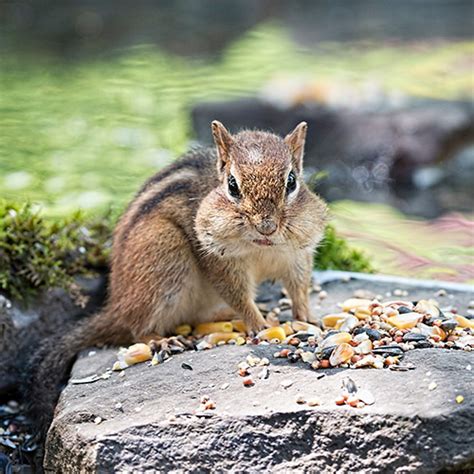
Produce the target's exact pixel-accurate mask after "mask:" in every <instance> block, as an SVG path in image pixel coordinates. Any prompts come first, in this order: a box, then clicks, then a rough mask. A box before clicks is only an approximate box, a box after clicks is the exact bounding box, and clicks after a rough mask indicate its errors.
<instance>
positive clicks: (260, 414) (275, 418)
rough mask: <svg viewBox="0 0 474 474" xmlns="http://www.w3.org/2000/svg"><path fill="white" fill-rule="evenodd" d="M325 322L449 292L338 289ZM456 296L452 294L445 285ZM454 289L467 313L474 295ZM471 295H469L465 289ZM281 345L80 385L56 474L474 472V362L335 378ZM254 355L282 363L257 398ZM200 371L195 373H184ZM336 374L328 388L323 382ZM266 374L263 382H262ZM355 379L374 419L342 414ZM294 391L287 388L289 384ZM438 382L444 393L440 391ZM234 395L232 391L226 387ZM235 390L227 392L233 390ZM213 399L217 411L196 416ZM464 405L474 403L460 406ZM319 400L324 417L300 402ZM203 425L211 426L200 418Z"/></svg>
mask: <svg viewBox="0 0 474 474" xmlns="http://www.w3.org/2000/svg"><path fill="white" fill-rule="evenodd" d="M324 287H325V289H326V290H327V291H328V293H329V295H328V297H327V298H326V299H325V300H324V301H323V302H322V303H320V305H321V309H319V310H318V311H317V314H318V315H320V314H322V313H324V312H326V311H327V310H328V309H330V308H333V307H334V306H335V303H336V302H337V301H340V300H341V299H342V298H344V297H347V296H350V295H351V294H352V293H353V291H354V290H355V289H360V288H365V289H368V288H370V289H371V291H373V292H374V293H382V294H384V293H385V292H386V291H388V289H391V290H393V289H394V288H401V289H408V290H409V292H410V294H409V297H408V298H409V299H418V298H420V297H421V296H424V297H433V293H434V292H435V290H436V289H438V288H439V286H438V287H430V286H429V285H427V284H424V285H421V284H420V286H419V287H416V286H413V285H410V284H408V283H407V282H406V281H405V282H403V281H397V284H396V286H394V284H390V283H382V282H380V281H379V282H377V281H373V282H363V281H357V280H356V281H350V282H348V283H341V281H340V280H339V281H329V282H327V283H326V284H325V285H324ZM445 288H446V286H445ZM453 288H455V286H452V287H450V288H446V289H447V290H448V292H449V293H450V294H453V295H454V298H453V299H450V300H449V301H450V303H451V304H452V303H453V302H456V304H457V305H458V307H459V309H460V311H461V312H462V311H465V308H466V307H467V304H468V302H469V300H470V299H472V295H470V294H469V293H468V292H459V291H455V290H454V289H453ZM460 288H461V287H460ZM275 350H276V347H275V346H240V347H237V346H224V347H219V348H216V349H213V350H210V351H203V352H186V353H184V354H179V355H176V356H173V357H172V358H171V359H170V360H169V361H167V362H165V363H163V364H161V365H158V366H154V367H152V366H149V365H147V364H139V365H137V366H134V367H131V368H129V369H127V370H126V371H125V372H124V376H119V375H118V373H113V374H112V376H111V377H110V378H109V379H107V380H99V381H97V382H94V383H91V384H81V385H73V384H69V385H68V386H67V387H66V388H65V390H64V392H63V394H62V396H61V399H60V402H59V405H58V407H57V410H56V417H55V419H54V421H53V424H52V426H51V429H50V431H49V434H48V441H47V447H46V459H45V467H46V469H47V470H49V471H51V472H78V471H80V470H81V471H84V472H132V471H133V472H190V471H192V472H211V471H212V472H223V471H232V472H289V471H291V472H303V471H304V472H307V471H313V472H328V473H335V472H399V473H401V472H420V473H421V472H437V471H439V470H442V469H447V470H451V469H461V468H465V469H468V468H474V428H473V426H474V399H473V397H472V392H473V388H474V386H473V379H472V372H471V371H469V370H468V369H467V367H468V366H469V365H471V366H473V365H474V355H473V353H472V352H465V351H459V350H458V351H454V350H452V351H448V350H440V349H424V350H413V351H409V352H407V353H406V355H405V359H404V362H403V363H404V364H407V363H411V364H414V365H415V367H416V369H415V370H412V371H409V372H394V371H389V370H376V369H368V370H364V369H358V370H349V369H347V370H343V369H330V370H326V371H313V370H311V369H309V366H308V365H305V364H303V363H301V362H298V363H295V364H291V365H290V364H289V363H288V362H287V361H285V360H282V359H274V358H273V357H272V354H273V352H275ZM248 354H254V355H257V356H266V357H268V358H269V359H270V366H269V377H268V378H267V379H263V380H261V379H259V378H258V377H257V376H255V381H256V383H255V385H254V386H253V387H251V388H246V387H244V386H243V384H242V378H241V377H239V376H238V374H237V371H236V369H237V365H238V363H239V362H240V361H242V360H244V359H245V357H246V356H247V355H248ZM115 358H116V350H115V349H108V350H100V351H96V353H95V354H92V355H90V354H88V351H86V352H85V353H84V354H83V355H82V356H81V357H80V358H79V359H78V361H77V362H76V364H75V366H74V368H73V373H72V377H73V378H74V379H80V378H83V377H86V376H90V375H93V374H96V373H97V374H101V373H103V372H105V371H106V369H107V368H110V367H111V366H112V364H113V362H114V360H115ZM183 362H184V363H188V364H190V365H191V366H192V367H193V370H192V371H191V370H184V369H183V368H182V364H183ZM324 373H325V374H326V376H325V377H323V378H320V376H321V374H324ZM255 375H256V374H255ZM347 376H350V377H351V378H352V379H353V381H354V382H355V383H356V385H357V387H358V388H360V389H366V390H369V391H370V392H372V394H373V395H374V396H375V403H374V404H373V405H371V406H366V407H365V408H362V409H356V408H349V407H338V406H336V405H335V403H334V399H335V398H336V397H337V396H338V395H339V394H340V393H341V384H342V380H343V379H344V378H345V377H347ZM288 381H292V382H293V383H292V384H290V385H289V386H288V387H287V388H284V386H287V385H288V383H287V384H283V385H282V382H288ZM431 382H436V383H437V388H436V389H435V390H429V389H428V386H429V385H430V383H431ZM225 384H228V386H227V387H226V386H225ZM224 387H225V388H224ZM202 395H208V396H209V397H210V398H211V399H212V400H214V401H215V402H216V409H215V410H208V411H206V412H204V413H202V412H196V410H197V409H198V407H199V405H200V397H201V396H202ZM457 395H463V396H464V397H465V399H464V402H463V403H461V404H458V403H456V401H455V397H456V396H457ZM299 396H303V397H304V398H306V399H310V398H313V397H318V398H319V399H320V400H321V406H319V407H309V406H308V405H300V404H297V403H296V399H297V398H298V397H299ZM197 415H199V416H197Z"/></svg>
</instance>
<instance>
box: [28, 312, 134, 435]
mask: <svg viewBox="0 0 474 474" xmlns="http://www.w3.org/2000/svg"><path fill="white" fill-rule="evenodd" d="M107 316H108V314H107V313H99V314H96V315H94V316H91V317H90V318H88V319H87V320H85V321H81V322H79V323H76V324H75V326H74V327H73V328H72V329H71V330H70V331H67V332H66V334H63V335H61V336H51V337H49V338H48V339H46V340H45V341H44V342H43V343H42V344H41V345H40V347H39V349H38V350H37V351H36V352H35V354H34V355H33V357H32V358H31V360H30V362H29V364H28V367H26V370H25V379H24V390H23V393H24V395H25V401H26V404H27V406H28V407H29V410H28V411H29V414H30V416H31V419H32V421H33V422H34V423H35V425H36V426H35V428H36V439H37V440H38V441H39V442H40V443H42V442H43V441H44V440H45V437H46V433H47V430H48V427H49V425H50V423H51V420H52V418H53V414H54V407H55V405H56V402H57V400H58V398H59V394H60V392H61V389H62V387H63V385H64V384H65V383H66V382H67V379H68V375H69V372H70V370H71V367H72V364H73V363H74V361H75V359H76V357H77V355H78V353H79V352H80V351H81V350H83V349H86V348H87V347H91V346H95V345H104V344H111V345H121V344H128V343H129V342H130V339H131V335H130V333H129V332H128V331H123V330H120V329H119V328H116V327H114V325H113V323H111V318H110V317H107Z"/></svg>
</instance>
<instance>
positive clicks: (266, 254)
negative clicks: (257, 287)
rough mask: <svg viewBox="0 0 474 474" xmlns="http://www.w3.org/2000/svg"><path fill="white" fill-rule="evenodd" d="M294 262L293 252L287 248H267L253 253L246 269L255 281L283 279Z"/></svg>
mask: <svg viewBox="0 0 474 474" xmlns="http://www.w3.org/2000/svg"><path fill="white" fill-rule="evenodd" d="M294 262H295V250H294V249H289V248H284V249H282V248H278V247H275V248H269V249H262V250H261V251H258V252H255V253H254V254H253V255H252V257H251V258H249V259H248V268H249V270H250V273H251V275H252V277H253V279H254V281H255V283H257V284H258V283H261V282H262V281H264V280H271V279H281V278H283V277H284V276H285V275H286V274H287V273H288V271H289V270H290V268H291V267H292V266H293V265H294Z"/></svg>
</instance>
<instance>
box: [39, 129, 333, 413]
mask: <svg viewBox="0 0 474 474" xmlns="http://www.w3.org/2000/svg"><path fill="white" fill-rule="evenodd" d="M212 129H213V134H214V138H215V142H216V145H217V155H216V153H215V151H212V150H205V149H202V150H196V151H193V152H191V153H189V154H187V155H186V156H185V157H183V158H182V159H181V160H180V161H178V162H176V163H174V164H173V165H171V167H168V168H166V169H165V170H163V171H161V172H160V173H158V174H157V175H155V176H154V177H153V178H151V179H150V180H149V181H148V182H147V183H146V184H145V185H144V186H143V188H142V189H141V191H140V192H139V193H138V194H137V196H136V197H135V199H134V200H133V201H132V203H131V204H130V206H129V207H128V209H127V211H126V212H125V213H124V215H123V216H122V218H121V219H120V222H119V223H118V225H117V227H116V229H115V233H114V246H113V252H112V262H111V274H110V293H109V299H108V303H107V305H106V307H105V309H104V310H103V311H102V313H101V314H99V315H97V316H95V317H93V318H92V319H91V320H90V321H89V322H86V323H84V324H83V325H81V326H80V327H78V328H75V329H74V330H73V332H71V333H70V334H69V335H67V336H66V337H65V338H64V339H62V340H61V342H60V343H59V348H57V349H55V350H53V351H52V350H51V349H50V350H49V352H48V353H47V354H46V355H45V356H44V360H43V361H42V362H41V363H40V365H39V368H38V370H37V371H36V373H35V375H34V380H33V384H32V385H33V387H35V386H36V390H35V389H34V390H33V393H32V395H31V396H32V397H34V399H35V400H37V401H38V402H39V405H38V406H39V407H40V410H41V412H42V413H43V414H45V413H47V414H48V415H47V419H48V420H49V417H50V413H51V409H50V407H48V405H51V404H54V403H55V400H56V396H57V391H56V390H55V387H56V385H57V382H58V380H59V379H61V378H63V377H65V376H66V375H67V371H68V369H69V365H70V364H71V361H72V359H73V357H74V356H75V354H76V353H77V352H78V351H79V350H80V349H82V348H85V347H88V346H91V345H101V344H128V343H132V342H136V341H138V340H143V339H146V338H147V337H148V336H149V335H161V336H167V335H169V334H171V333H172V332H173V330H174V328H175V327H176V326H178V325H179V324H182V323H189V324H195V323H198V322H203V321H206V320H213V319H217V318H222V317H223V315H224V316H227V317H229V318H230V317H232V316H233V315H235V314H237V315H239V316H240V317H242V318H243V319H244V320H245V322H246V323H247V326H248V328H249V329H250V330H251V331H258V330H260V329H262V328H263V327H264V324H265V321H264V319H263V317H262V315H261V313H260V311H259V310H258V308H257V306H256V305H255V303H254V297H255V290H256V287H257V285H258V284H259V283H260V282H261V281H263V280H265V279H280V280H282V281H283V283H284V285H285V287H286V288H287V290H288V292H289V296H290V298H291V299H292V300H293V315H294V318H296V319H299V320H302V321H306V320H308V319H310V311H309V304H308V295H307V288H308V284H309V282H310V278H311V268H312V255H313V251H314V248H315V246H316V244H317V243H318V242H319V240H320V238H321V236H322V233H323V229H324V225H325V219H326V205H325V204H324V203H323V201H321V200H320V199H319V198H318V197H317V196H315V195H314V194H312V193H311V192H310V191H309V190H308V188H307V187H306V186H305V184H304V182H303V178H302V175H301V173H302V157H303V148H304V140H305V135H306V124H304V123H303V124H300V125H299V126H298V127H297V128H296V129H295V130H294V131H293V132H292V133H291V134H290V135H288V136H287V137H286V138H285V139H284V140H283V139H281V138H280V137H277V136H275V135H273V134H270V133H265V132H257V131H244V132H241V133H239V134H237V135H235V136H232V135H230V134H229V132H228V131H227V130H226V129H225V128H224V126H223V125H222V124H220V123H219V122H213V124H212ZM291 170H293V171H294V173H295V174H296V177H297V182H298V185H297V186H298V187H297V189H296V191H294V192H293V193H290V194H288V195H287V192H286V185H287V177H288V174H289V172H290V171H291ZM230 174H232V175H233V176H234V177H235V179H236V181H237V183H238V187H239V191H240V198H238V199H235V198H233V197H232V196H231V195H230V194H229V191H228V179H229V175H230ZM45 380H47V382H45ZM45 383H46V386H44V384H45ZM45 392H47V393H46V394H45Z"/></svg>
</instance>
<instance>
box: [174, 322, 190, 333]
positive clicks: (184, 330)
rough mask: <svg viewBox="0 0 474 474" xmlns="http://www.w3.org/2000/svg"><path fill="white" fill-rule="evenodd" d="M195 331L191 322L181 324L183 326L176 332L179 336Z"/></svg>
mask: <svg viewBox="0 0 474 474" xmlns="http://www.w3.org/2000/svg"><path fill="white" fill-rule="evenodd" d="M192 331H193V328H192V327H191V326H190V325H189V324H181V326H178V327H177V328H176V329H175V330H174V332H175V333H176V334H177V335H178V336H189V335H190V334H191V333H192Z"/></svg>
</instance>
